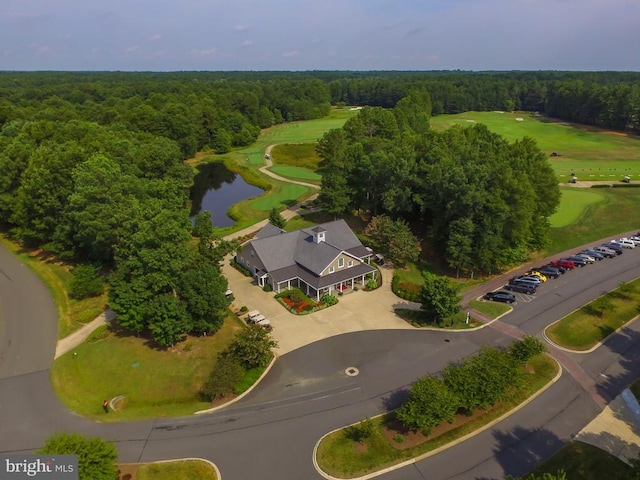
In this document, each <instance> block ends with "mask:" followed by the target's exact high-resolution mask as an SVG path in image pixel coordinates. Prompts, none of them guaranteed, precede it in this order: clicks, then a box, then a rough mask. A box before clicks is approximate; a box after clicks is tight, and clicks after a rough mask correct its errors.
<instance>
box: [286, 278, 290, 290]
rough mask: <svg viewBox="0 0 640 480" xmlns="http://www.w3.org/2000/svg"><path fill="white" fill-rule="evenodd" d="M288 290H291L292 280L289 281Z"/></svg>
mask: <svg viewBox="0 0 640 480" xmlns="http://www.w3.org/2000/svg"><path fill="white" fill-rule="evenodd" d="M287 290H291V280H287Z"/></svg>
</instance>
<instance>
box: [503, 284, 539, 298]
mask: <svg viewBox="0 0 640 480" xmlns="http://www.w3.org/2000/svg"><path fill="white" fill-rule="evenodd" d="M504 288H506V289H507V290H511V291H512V292H518V293H526V294H527V295H534V294H535V293H536V290H537V288H536V286H535V285H533V284H527V283H518V282H512V283H508V284H507V285H505V286H504Z"/></svg>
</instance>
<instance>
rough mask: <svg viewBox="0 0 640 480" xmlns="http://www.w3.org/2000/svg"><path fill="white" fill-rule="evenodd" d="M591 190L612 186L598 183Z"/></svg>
mask: <svg viewBox="0 0 640 480" xmlns="http://www.w3.org/2000/svg"><path fill="white" fill-rule="evenodd" d="M591 188H611V185H609V184H608V183H604V184H603V183H596V184H595V185H591Z"/></svg>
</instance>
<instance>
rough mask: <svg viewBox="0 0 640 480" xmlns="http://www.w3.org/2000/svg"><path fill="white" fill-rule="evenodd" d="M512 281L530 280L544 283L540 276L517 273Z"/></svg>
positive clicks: (537, 283) (538, 283) (539, 283)
mask: <svg viewBox="0 0 640 480" xmlns="http://www.w3.org/2000/svg"><path fill="white" fill-rule="evenodd" d="M511 281H512V282H530V283H535V284H536V285H542V280H540V278H538V277H534V276H533V275H517V276H515V277H513V278H512V279H511Z"/></svg>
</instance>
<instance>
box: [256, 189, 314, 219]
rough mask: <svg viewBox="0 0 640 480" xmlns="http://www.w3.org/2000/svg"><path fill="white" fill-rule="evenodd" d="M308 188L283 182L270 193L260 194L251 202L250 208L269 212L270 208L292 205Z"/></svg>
mask: <svg viewBox="0 0 640 480" xmlns="http://www.w3.org/2000/svg"><path fill="white" fill-rule="evenodd" d="M308 190H309V189H308V188H307V187H305V186H302V185H294V184H290V183H288V184H284V185H282V187H280V188H277V189H274V192H273V194H272V195H268V196H264V195H263V196H261V197H260V198H257V199H255V200H253V201H252V202H251V208H253V209H254V210H259V211H261V212H270V211H271V209H272V208H274V207H275V208H278V209H280V208H282V207H288V206H291V205H294V204H295V203H296V202H298V201H300V200H301V199H302V198H303V196H304V195H305V194H306V193H307V192H308Z"/></svg>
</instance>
